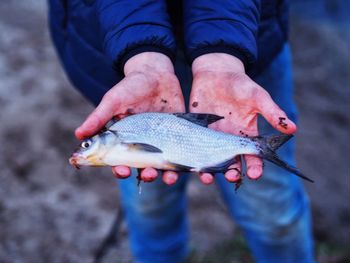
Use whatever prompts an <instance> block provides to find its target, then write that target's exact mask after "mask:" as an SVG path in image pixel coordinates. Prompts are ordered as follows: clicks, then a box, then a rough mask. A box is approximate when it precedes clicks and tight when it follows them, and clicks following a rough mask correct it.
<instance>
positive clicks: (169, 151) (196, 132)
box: [69, 113, 312, 182]
mask: <svg viewBox="0 0 350 263" xmlns="http://www.w3.org/2000/svg"><path fill="white" fill-rule="evenodd" d="M222 118H223V117H220V116H217V115H212V114H196V113H175V114H170V113H141V114H135V115H131V116H129V117H126V118H124V119H122V120H120V121H117V122H115V123H114V124H112V125H111V126H110V127H109V128H108V129H106V130H105V131H103V132H101V133H99V134H97V135H95V136H93V137H91V138H89V139H86V140H84V141H83V142H82V143H81V146H80V148H79V149H78V150H77V151H76V152H75V153H73V155H72V157H71V158H70V159H69V161H70V163H71V164H72V165H74V166H76V167H79V166H82V165H87V166H116V165H126V166H129V167H135V168H145V167H154V168H156V169H161V170H173V171H190V172H211V173H217V172H226V171H227V170H228V169H229V167H230V166H231V165H232V164H233V162H234V160H235V157H236V156H238V155H242V154H250V155H257V156H259V157H261V158H263V159H266V160H268V161H270V162H273V163H275V164H276V165H278V166H281V167H283V168H284V169H286V170H288V171H290V172H292V173H294V174H296V175H298V176H300V177H302V178H304V179H306V180H308V181H310V182H312V180H311V179H309V178H308V177H306V176H304V175H303V174H302V173H301V172H300V171H299V170H297V169H296V168H295V167H292V166H291V165H289V164H287V163H285V162H284V161H282V160H281V159H280V158H278V156H277V154H276V153H275V151H276V150H277V149H278V148H279V147H280V146H281V145H282V144H284V143H285V142H286V141H288V140H289V139H290V138H291V137H292V135H285V134H278V135H272V136H255V137H247V136H235V135H232V134H227V133H223V132H220V131H215V130H212V129H209V128H207V126H208V125H209V124H211V123H213V122H215V121H218V120H220V119H222Z"/></svg>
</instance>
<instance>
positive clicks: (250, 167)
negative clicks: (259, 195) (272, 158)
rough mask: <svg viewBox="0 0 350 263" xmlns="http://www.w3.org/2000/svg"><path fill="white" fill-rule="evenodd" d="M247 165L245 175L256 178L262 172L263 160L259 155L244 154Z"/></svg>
mask: <svg viewBox="0 0 350 263" xmlns="http://www.w3.org/2000/svg"><path fill="white" fill-rule="evenodd" d="M244 159H245V162H246V165H247V176H248V177H249V178H250V179H252V180H257V179H259V178H260V177H261V176H262V173H263V162H262V160H261V159H260V158H259V157H256V156H253V155H245V156H244Z"/></svg>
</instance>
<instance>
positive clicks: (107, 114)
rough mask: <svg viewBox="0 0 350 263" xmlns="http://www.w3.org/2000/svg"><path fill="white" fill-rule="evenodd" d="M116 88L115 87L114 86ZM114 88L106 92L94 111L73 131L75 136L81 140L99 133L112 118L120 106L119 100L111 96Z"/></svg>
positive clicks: (117, 97)
mask: <svg viewBox="0 0 350 263" xmlns="http://www.w3.org/2000/svg"><path fill="white" fill-rule="evenodd" d="M116 86H117V85H116ZM116 86H114V87H113V88H112V89H111V90H110V91H109V92H107V93H106V94H105V95H104V96H103V98H102V100H101V102H100V104H99V105H98V106H97V107H96V109H95V110H94V111H93V112H92V113H91V114H90V115H89V116H88V117H87V118H86V120H85V121H84V122H83V124H82V125H80V126H79V127H78V128H77V129H76V130H75V136H76V137H77V138H78V139H80V140H82V139H84V138H87V137H90V136H92V135H94V134H96V133H97V132H98V131H100V130H101V129H102V128H103V127H104V126H105V125H106V123H107V122H109V121H110V120H111V119H112V118H113V117H114V114H115V112H116V110H117V109H118V107H119V105H120V100H121V98H120V97H119V96H115V95H114V94H113V89H114V88H116Z"/></svg>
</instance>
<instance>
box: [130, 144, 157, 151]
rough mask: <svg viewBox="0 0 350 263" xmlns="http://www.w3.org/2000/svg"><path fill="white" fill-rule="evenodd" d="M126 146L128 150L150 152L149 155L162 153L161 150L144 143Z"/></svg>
mask: <svg viewBox="0 0 350 263" xmlns="http://www.w3.org/2000/svg"><path fill="white" fill-rule="evenodd" d="M127 145H128V147H129V149H132V150H139V151H144V152H151V153H161V152H163V151H162V150H161V149H159V148H157V147H155V146H153V145H150V144H146V143H127Z"/></svg>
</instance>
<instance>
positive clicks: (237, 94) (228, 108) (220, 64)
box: [190, 53, 296, 184]
mask: <svg viewBox="0 0 350 263" xmlns="http://www.w3.org/2000/svg"><path fill="white" fill-rule="evenodd" d="M192 73H193V84H192V90H191V97H190V111H191V112H194V113H199V112H201V113H212V114H217V115H220V116H224V117H225V118H224V119H222V120H220V121H218V122H216V123H214V124H212V125H211V126H210V128H213V129H215V130H220V131H223V132H226V133H231V134H236V135H241V136H243V135H249V136H256V135H258V125H257V119H258V114H261V115H262V116H263V117H264V118H265V119H266V120H267V121H268V122H269V123H270V124H271V125H272V126H273V127H274V128H275V129H277V130H279V131H280V132H283V133H287V134H291V133H294V132H295V131H296V125H295V124H294V123H293V122H292V121H291V120H289V119H288V117H287V116H286V114H285V113H284V112H283V111H282V110H281V109H280V108H279V107H278V106H277V105H276V104H275V103H274V102H273V100H272V99H271V97H270V95H269V94H268V92H267V91H266V90H265V89H263V88H262V87H260V86H259V85H258V84H256V83H255V82H254V81H252V80H251V79H250V78H249V77H248V76H247V75H246V74H245V70H244V65H243V64H242V62H241V61H240V60H239V59H237V58H236V57H234V56H231V55H229V54H224V53H211V54H206V55H202V56H200V57H198V58H196V59H195V60H194V62H193V64H192ZM244 159H245V162H246V165H247V176H248V177H249V178H250V179H258V178H259V177H260V176H261V175H262V172H263V163H262V160H261V159H260V158H258V157H257V156H252V155H250V156H249V155H246V156H244ZM236 161H237V162H236V163H235V164H233V165H232V167H230V168H235V169H230V170H229V171H228V172H226V173H225V177H226V179H227V180H228V181H230V182H239V181H240V180H241V176H242V175H241V171H242V164H241V161H240V159H239V158H237V160H236ZM200 177H201V180H202V181H203V182H206V183H208V184H209V183H211V182H213V180H214V177H213V175H212V174H209V173H203V174H201V175H200Z"/></svg>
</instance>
